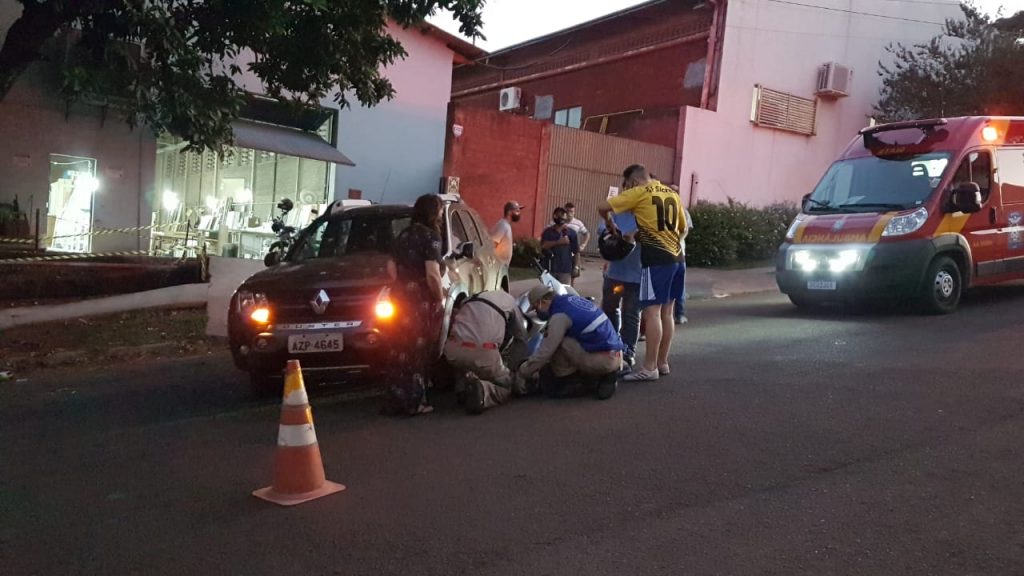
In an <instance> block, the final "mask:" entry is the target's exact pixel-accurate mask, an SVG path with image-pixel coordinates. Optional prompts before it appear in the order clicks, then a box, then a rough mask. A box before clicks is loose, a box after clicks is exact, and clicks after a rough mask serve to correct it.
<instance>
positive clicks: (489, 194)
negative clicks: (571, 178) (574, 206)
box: [444, 105, 551, 238]
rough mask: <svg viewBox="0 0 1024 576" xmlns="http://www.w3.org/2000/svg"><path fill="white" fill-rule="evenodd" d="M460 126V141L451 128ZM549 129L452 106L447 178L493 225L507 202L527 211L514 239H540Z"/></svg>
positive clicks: (524, 120) (533, 122) (515, 118)
mask: <svg viewBox="0 0 1024 576" xmlns="http://www.w3.org/2000/svg"><path fill="white" fill-rule="evenodd" d="M452 125H459V126H461V127H462V135H461V136H458V137H456V136H455V134H454V131H453V130H452V129H451V128H450V127H451V126H452ZM550 143H551V125H550V124H548V123H545V122H538V121H536V120H530V119H529V118H524V117H522V116H513V115H511V114H502V113H499V112H496V111H492V110H483V109H479V108H467V107H462V106H456V105H452V108H451V120H450V123H449V129H448V130H447V142H446V147H445V166H444V173H445V175H446V176H457V177H458V178H459V190H460V192H461V193H462V197H463V198H464V199H465V200H466V202H467V203H468V204H469V205H470V206H472V207H473V208H474V209H476V211H477V212H479V213H480V216H481V217H482V218H483V219H484V222H485V223H486V224H487V225H488V226H491V225H493V224H494V223H495V222H497V221H498V219H499V218H501V217H502V216H503V214H502V210H503V208H504V206H505V203H506V202H508V201H516V202H519V204H520V205H521V206H522V207H523V209H522V211H521V212H522V219H521V220H520V221H519V222H518V223H517V224H514V225H513V227H512V233H513V236H514V237H516V238H519V237H521V236H537V237H539V236H540V232H541V230H542V229H543V226H544V224H545V223H546V222H547V221H548V220H549V219H550V218H549V217H550V214H548V210H547V207H546V197H547V164H548V153H549V150H550V148H549V146H550Z"/></svg>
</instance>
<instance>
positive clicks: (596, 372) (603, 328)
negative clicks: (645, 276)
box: [518, 285, 624, 400]
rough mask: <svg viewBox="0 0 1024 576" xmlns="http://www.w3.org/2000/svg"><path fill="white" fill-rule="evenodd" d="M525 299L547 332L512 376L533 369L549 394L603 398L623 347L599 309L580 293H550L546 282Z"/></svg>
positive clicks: (610, 389)
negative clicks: (544, 325)
mask: <svg viewBox="0 0 1024 576" xmlns="http://www.w3.org/2000/svg"><path fill="white" fill-rule="evenodd" d="M528 298H529V300H530V309H531V310H534V311H536V314H537V317H538V318H540V319H541V320H546V321H547V329H546V330H547V332H546V334H545V335H544V341H543V342H542V343H541V345H540V348H538V349H537V351H536V352H534V353H533V355H532V356H530V357H529V358H528V359H527V360H526V362H524V363H523V364H522V366H520V368H519V373H518V376H519V377H521V378H523V379H530V378H533V377H534V376H536V375H537V374H538V373H539V374H540V385H541V388H543V389H544V391H545V393H546V394H548V395H549V396H554V397H565V396H574V395H576V394H579V393H581V392H582V393H594V394H595V395H596V396H597V398H598V399H600V400H605V399H608V398H610V397H611V396H612V395H613V394H615V390H616V388H617V380H618V373H619V370H620V369H621V368H622V350H623V348H624V346H623V345H622V339H621V338H619V334H618V332H616V330H615V327H614V326H612V323H611V321H610V320H608V317H607V316H605V314H604V312H602V311H601V309H600V308H598V307H597V305H596V304H594V303H593V302H591V301H590V300H588V299H586V298H583V297H581V296H577V295H575V294H566V295H564V296H559V295H556V294H555V292H554V290H552V289H551V287H549V286H543V285H541V286H536V287H534V288H533V289H531V290H530V292H529V295H528ZM520 385H521V384H520Z"/></svg>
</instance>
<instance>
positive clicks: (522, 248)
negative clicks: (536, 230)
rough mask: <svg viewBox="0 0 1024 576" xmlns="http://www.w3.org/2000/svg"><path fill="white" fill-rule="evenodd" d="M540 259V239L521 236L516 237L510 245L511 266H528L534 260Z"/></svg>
mask: <svg viewBox="0 0 1024 576" xmlns="http://www.w3.org/2000/svg"><path fill="white" fill-rule="evenodd" d="M539 259H540V240H538V239H536V238H531V237H529V236H523V237H522V238H516V240H515V244H514V245H513V247H512V266H513V267H516V268H530V267H532V266H533V261H534V260H539Z"/></svg>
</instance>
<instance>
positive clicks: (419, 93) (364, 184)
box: [335, 26, 453, 202]
mask: <svg viewBox="0 0 1024 576" xmlns="http://www.w3.org/2000/svg"><path fill="white" fill-rule="evenodd" d="M389 32H390V33H391V35H392V36H394V37H395V38H396V39H397V40H398V41H399V42H401V43H402V46H404V47H405V50H406V52H408V53H409V55H408V57H406V59H405V60H399V61H398V62H395V63H394V64H393V65H392V66H389V67H387V68H386V69H385V70H384V75H385V76H386V77H387V78H388V79H389V80H390V81H391V84H392V85H393V86H394V88H395V92H396V94H395V97H394V99H392V100H390V101H384V102H381V103H380V104H378V105H377V106H375V107H373V108H365V107H362V106H360V104H359V102H358V101H356V100H355V99H354V98H353V99H352V100H353V106H352V107H351V108H349V109H345V110H342V111H341V114H340V118H339V123H340V129H339V131H338V136H339V137H338V142H339V148H340V149H341V151H342V152H343V153H344V154H345V155H347V156H348V157H349V158H351V159H352V161H353V162H355V164H356V166H355V167H347V166H339V167H338V168H337V170H336V176H335V182H336V184H335V196H336V197H337V198H346V197H347V196H348V190H349V189H350V188H354V189H358V190H361V191H362V192H363V198H365V199H368V200H375V201H379V200H384V201H387V202H411V201H413V200H415V199H416V197H417V196H419V195H421V194H429V193H436V192H437V190H438V186H439V183H440V180H441V168H442V165H443V163H444V139H445V136H444V132H445V118H446V116H447V110H448V100H449V98H450V96H451V75H452V72H451V71H452V57H453V54H452V51H451V50H450V49H449V48H448V47H447V46H445V45H444V43H442V42H441V41H440V40H437V39H435V38H432V37H430V36H427V35H425V34H424V33H422V32H420V31H418V30H411V29H410V30H403V29H401V28H399V27H396V26H392V27H391V28H390V29H389Z"/></svg>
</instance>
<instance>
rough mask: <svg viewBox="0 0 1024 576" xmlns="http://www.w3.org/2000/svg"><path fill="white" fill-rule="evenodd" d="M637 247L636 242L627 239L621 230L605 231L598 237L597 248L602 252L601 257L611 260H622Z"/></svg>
mask: <svg viewBox="0 0 1024 576" xmlns="http://www.w3.org/2000/svg"><path fill="white" fill-rule="evenodd" d="M635 248H636V244H634V243H632V242H628V241H626V239H625V238H623V237H622V234H621V233H619V232H609V231H605V232H604V233H603V234H601V236H600V237H599V238H598V239H597V249H598V250H599V251H600V252H601V258H604V259H605V260H607V261H609V262H616V261H618V260H622V259H623V258H625V257H626V256H629V255H630V254H631V253H632V252H633V250H634V249H635Z"/></svg>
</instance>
